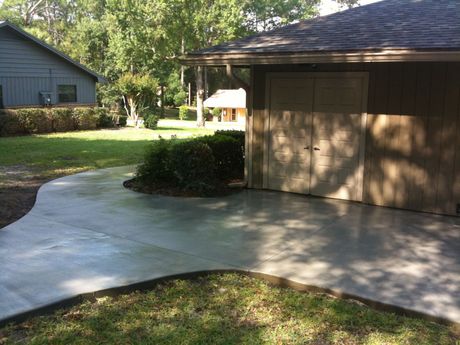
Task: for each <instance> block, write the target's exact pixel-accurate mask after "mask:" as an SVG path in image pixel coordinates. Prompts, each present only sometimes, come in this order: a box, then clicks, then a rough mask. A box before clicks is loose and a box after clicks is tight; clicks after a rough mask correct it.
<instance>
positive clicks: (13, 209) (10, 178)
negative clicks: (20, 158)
mask: <svg viewBox="0 0 460 345" xmlns="http://www.w3.org/2000/svg"><path fill="white" fill-rule="evenodd" d="M48 180H49V178H45V177H43V176H40V175H39V174H37V173H36V172H34V171H33V170H32V169H30V168H28V167H26V166H23V165H14V166H8V167H0V205H1V206H0V228H3V227H5V226H6V225H8V224H11V223H13V222H15V221H16V220H18V219H19V218H21V217H22V216H24V215H25V214H26V213H27V212H29V211H30V209H31V208H32V207H33V205H34V203H35V199H36V196H37V191H38V189H39V188H40V186H41V185H42V184H43V183H45V182H47V181H48Z"/></svg>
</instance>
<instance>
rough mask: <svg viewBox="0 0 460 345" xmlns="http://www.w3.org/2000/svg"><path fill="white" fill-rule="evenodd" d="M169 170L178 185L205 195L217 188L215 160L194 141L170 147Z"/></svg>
mask: <svg viewBox="0 0 460 345" xmlns="http://www.w3.org/2000/svg"><path fill="white" fill-rule="evenodd" d="M170 162H171V170H172V172H173V174H174V176H175V177H176V178H177V182H178V185H179V186H180V187H182V188H183V189H184V190H191V191H196V192H199V193H200V194H203V195H206V194H209V193H212V192H213V191H214V190H215V188H216V186H217V179H216V176H215V160H214V156H213V154H212V151H211V149H210V148H209V146H208V145H206V144H205V143H203V142H200V141H196V140H187V141H177V142H175V143H174V144H173V145H172V147H171V160H170Z"/></svg>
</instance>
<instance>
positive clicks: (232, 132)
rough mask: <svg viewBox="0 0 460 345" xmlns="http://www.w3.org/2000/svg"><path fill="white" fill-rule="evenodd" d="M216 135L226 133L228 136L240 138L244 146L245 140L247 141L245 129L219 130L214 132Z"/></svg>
mask: <svg viewBox="0 0 460 345" xmlns="http://www.w3.org/2000/svg"><path fill="white" fill-rule="evenodd" d="M214 134H215V135H226V136H228V137H232V138H235V139H236V140H238V141H239V142H240V143H241V145H242V146H243V147H244V141H245V132H244V131H239V130H236V129H229V130H225V129H224V130H218V131H215V132H214Z"/></svg>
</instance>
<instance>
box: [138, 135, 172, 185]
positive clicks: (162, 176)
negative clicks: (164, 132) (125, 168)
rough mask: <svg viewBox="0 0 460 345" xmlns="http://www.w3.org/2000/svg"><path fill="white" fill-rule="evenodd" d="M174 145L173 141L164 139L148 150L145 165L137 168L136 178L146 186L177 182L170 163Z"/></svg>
mask: <svg viewBox="0 0 460 345" xmlns="http://www.w3.org/2000/svg"><path fill="white" fill-rule="evenodd" d="M172 145H173V142H172V141H169V140H163V139H162V140H159V141H157V142H155V143H153V144H152V145H151V146H150V147H149V148H148V150H147V152H146V154H145V156H144V161H143V163H142V164H141V165H139V166H138V168H137V173H136V176H137V178H138V180H139V181H141V182H142V183H143V184H146V185H154V184H164V183H170V182H173V181H175V176H174V174H173V171H172V169H171V161H170V158H171V157H170V153H171V147H172Z"/></svg>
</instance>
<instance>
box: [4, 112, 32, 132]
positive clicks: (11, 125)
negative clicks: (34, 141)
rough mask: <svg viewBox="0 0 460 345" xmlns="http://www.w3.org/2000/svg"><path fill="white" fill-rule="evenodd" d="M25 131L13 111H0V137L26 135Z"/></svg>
mask: <svg viewBox="0 0 460 345" xmlns="http://www.w3.org/2000/svg"><path fill="white" fill-rule="evenodd" d="M26 133H27V132H26V130H25V128H24V126H23V125H22V123H21V121H19V117H18V116H17V115H16V113H15V112H14V111H13V110H1V111H0V136H2V137H4V136H9V135H18V134H26Z"/></svg>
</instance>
